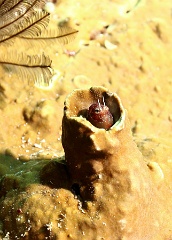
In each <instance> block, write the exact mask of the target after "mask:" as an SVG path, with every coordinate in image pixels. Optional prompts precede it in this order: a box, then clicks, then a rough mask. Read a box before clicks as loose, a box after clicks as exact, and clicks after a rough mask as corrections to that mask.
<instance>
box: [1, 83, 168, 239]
mask: <svg viewBox="0 0 172 240" xmlns="http://www.w3.org/2000/svg"><path fill="white" fill-rule="evenodd" d="M97 99H104V102H105V104H106V105H107V106H108V107H109V110H110V112H111V113H112V115H113V118H114V124H113V126H112V127H111V128H110V129H108V130H105V129H103V128H96V127H95V126H93V125H92V124H91V123H90V122H89V121H88V120H87V118H86V112H87V111H88V108H89V106H90V104H92V103H94V102H96V101H97ZM62 143H63V147H64V151H65V161H66V166H65V165H64V160H63V159H61V161H62V160H63V162H61V163H60V162H59V163H58V162H54V161H52V162H49V163H48V164H45V165H44V166H43V167H42V169H41V171H40V181H41V183H42V184H43V185H41V184H39V183H35V184H34V183H33V184H30V185H28V184H25V185H23V187H21V186H20V178H19V177H18V178H16V179H15V178H13V177H12V176H7V177H6V178H4V179H2V181H1V190H2V197H4V200H3V201H1V204H0V216H1V220H2V222H3V229H4V232H5V234H6V236H7V237H8V238H9V239H26V240H27V239H28V240H32V239H64V240H65V239H66V240H67V239H73V240H78V239H90V240H99V239H108V240H118V239H124V240H125V239H126V240H135V239H139V240H155V239H163V238H159V236H165V235H166V229H168V228H165V230H164V231H163V232H162V229H163V227H164V222H165V221H164V220H165V215H164V213H165V212H166V209H165V208H166V207H167V206H165V207H164V204H163V201H162V199H161V196H160V195H159V192H158V187H159V182H157V181H155V178H156V177H157V178H159V175H158V171H157V170H158V167H157V166H156V164H153V163H151V164H150V163H149V164H147V163H146V162H145V161H144V159H143V156H142V154H141V153H140V151H139V150H138V148H137V146H136V144H135V142H134V141H133V138H132V134H131V129H130V124H129V120H128V117H127V114H126V110H125V109H124V107H123V105H122V103H121V100H120V98H119V97H118V96H117V95H116V94H114V93H110V92H109V91H108V90H107V89H106V88H103V87H92V88H90V89H85V90H75V91H73V92H72V93H71V94H70V95H69V96H68V97H67V99H66V102H65V107H64V117H63V123H62ZM21 177H22V176H21ZM16 180H17V181H16ZM38 182H39V181H38ZM8 183H10V184H8ZM157 183H158V184H157ZM9 189H10V191H9ZM21 189H23V191H21ZM168 207H169V206H168ZM161 213H163V214H161ZM165 225H166V223H165Z"/></svg>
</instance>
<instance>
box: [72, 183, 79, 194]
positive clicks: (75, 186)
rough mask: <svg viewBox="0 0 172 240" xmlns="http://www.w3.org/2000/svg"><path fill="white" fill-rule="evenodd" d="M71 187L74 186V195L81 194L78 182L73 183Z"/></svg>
mask: <svg viewBox="0 0 172 240" xmlns="http://www.w3.org/2000/svg"><path fill="white" fill-rule="evenodd" d="M71 188H72V192H73V193H74V195H76V196H80V186H79V184H78V183H73V184H72V186H71Z"/></svg>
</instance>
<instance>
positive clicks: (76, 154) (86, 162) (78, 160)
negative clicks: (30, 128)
mask: <svg viewBox="0 0 172 240" xmlns="http://www.w3.org/2000/svg"><path fill="white" fill-rule="evenodd" d="M98 101H101V102H102V101H103V102H104V103H105V104H106V106H108V107H109V110H110V112H111V113H112V115H113V119H114V124H113V126H112V127H111V128H110V129H109V130H105V129H103V128H101V129H100V128H97V127H95V126H93V125H92V124H91V123H90V122H89V121H88V120H87V114H88V109H89V107H90V105H92V104H93V103H97V102H98ZM124 122H125V109H124V108H123V106H122V104H121V101H120V98H119V97H118V96H117V95H116V94H115V93H110V92H108V91H107V89H105V88H103V87H94V88H93V87H92V88H90V89H88V90H74V91H73V92H72V93H71V94H70V95H69V96H68V97H67V99H66V101H65V107H64V117H63V123H62V144H63V147H64V150H65V158H66V162H67V166H68V169H69V172H70V175H71V178H72V180H73V181H74V182H77V183H79V184H80V183H86V182H90V181H92V180H94V179H95V178H97V177H98V175H99V174H100V173H101V172H102V171H103V168H104V167H103V162H104V159H107V158H108V156H109V155H112V154H113V151H114V147H115V146H116V144H117V142H118V141H117V142H116V140H115V139H114V134H116V133H117V132H119V131H121V130H122V129H123V128H124ZM102 160H103V161H102Z"/></svg>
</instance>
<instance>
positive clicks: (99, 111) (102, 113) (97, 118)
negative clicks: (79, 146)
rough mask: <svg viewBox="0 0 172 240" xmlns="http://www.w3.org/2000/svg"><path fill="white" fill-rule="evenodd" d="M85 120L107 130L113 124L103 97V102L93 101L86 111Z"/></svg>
mask: <svg viewBox="0 0 172 240" xmlns="http://www.w3.org/2000/svg"><path fill="white" fill-rule="evenodd" d="M87 120H88V121H89V122H90V123H91V124H92V125H94V126H95V127H97V128H104V129H105V130H108V129H109V128H111V127H112V125H113V124H114V120H113V116H112V113H111V112H110V110H109V108H108V106H106V105H105V101H104V97H103V104H100V101H99V99H98V103H93V104H92V105H91V106H90V107H89V109H88V113H87Z"/></svg>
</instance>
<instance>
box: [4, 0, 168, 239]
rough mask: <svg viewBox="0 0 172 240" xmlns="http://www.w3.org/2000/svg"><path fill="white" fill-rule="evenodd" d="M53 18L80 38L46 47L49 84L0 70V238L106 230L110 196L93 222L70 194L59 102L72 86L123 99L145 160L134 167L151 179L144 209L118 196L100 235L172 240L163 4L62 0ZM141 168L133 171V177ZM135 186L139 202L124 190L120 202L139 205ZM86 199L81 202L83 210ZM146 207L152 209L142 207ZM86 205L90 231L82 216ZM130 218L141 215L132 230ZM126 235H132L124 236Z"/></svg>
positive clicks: (165, 11)
mask: <svg viewBox="0 0 172 240" xmlns="http://www.w3.org/2000/svg"><path fill="white" fill-rule="evenodd" d="M59 19H60V21H67V22H69V23H70V24H71V25H72V26H73V27H74V28H77V29H78V30H79V34H78V35H77V38H76V40H75V41H74V42H72V43H71V44H69V45H67V46H64V47H62V46H61V47H59V46H52V45H51V46H47V47H46V48H45V49H44V51H45V52H46V53H47V54H48V55H49V56H50V57H51V59H52V66H53V68H54V69H55V70H56V71H57V72H58V73H59V77H58V78H57V79H56V80H55V81H54V83H53V86H52V87H51V88H49V89H47V90H46V89H40V88H37V87H35V86H30V85H28V83H27V81H24V79H23V80H20V79H18V76H17V75H15V74H11V73H9V72H6V71H5V70H4V69H3V68H0V128H1V132H0V178H1V190H0V197H1V199H0V205H1V213H0V220H1V222H0V235H1V239H15V238H16V239H88V236H91V237H90V239H101V238H100V237H101V235H102V234H104V232H101V231H104V229H107V228H108V227H109V226H111V227H112V226H113V224H114V221H110V219H109V216H110V214H111V213H110V212H109V211H111V207H112V210H114V211H115V209H114V205H113V203H112V202H111V201H110V198H104V200H102V202H103V206H106V207H105V209H103V210H102V212H104V211H105V210H107V209H108V214H107V215H105V216H104V215H103V214H102V215H101V217H100V218H102V219H103V220H102V221H101V219H98V215H96V214H97V209H96V207H95V209H94V206H93V205H91V206H90V205H89V204H88V206H83V205H82V204H83V203H82V201H81V199H79V197H76V198H75V197H74V196H75V195H77V196H78V185H77V184H76V185H75V184H74V185H73V191H74V193H75V194H74V193H73V192H72V190H71V189H70V187H69V179H68V177H66V176H68V175H66V171H67V170H66V167H65V165H64V150H63V146H62V143H61V135H62V117H63V107H64V101H65V99H66V96H67V95H68V94H69V93H70V92H71V91H72V90H74V89H89V88H90V87H91V86H95V85H98V86H104V87H106V88H108V89H109V90H110V92H116V93H117V94H118V95H119V96H120V98H121V99H122V102H123V105H124V106H125V108H126V109H127V115H128V118H129V120H130V123H131V124H130V128H131V130H132V133H133V139H134V141H135V143H136V144H137V147H138V148H139V151H140V152H141V153H142V155H143V159H142V156H141V157H139V158H141V159H142V160H139V161H141V162H142V164H143V166H144V167H143V169H144V168H145V166H146V167H147V168H146V169H147V170H146V171H149V174H148V175H146V176H149V177H148V178H147V177H145V176H144V177H143V179H144V181H145V185H146V184H148V189H147V192H148V193H150V192H151V193H152V195H151V194H150V195H149V194H145V195H148V199H147V201H149V202H150V205H149V204H148V203H147V201H146V202H143V201H140V200H139V201H140V202H139V201H138V204H139V206H136V209H137V210H136V211H132V206H133V205H132V204H129V206H128V205H127V201H123V200H124V199H125V197H126V196H124V195H121V198H122V200H121V199H118V202H120V203H121V202H122V204H121V206H120V207H119V208H120V209H122V210H121V215H120V216H119V215H118V217H119V219H118V220H119V221H120V222H118V224H116V226H118V227H116V228H115V226H113V227H114V228H113V227H112V228H110V227H109V229H110V230H111V231H112V232H111V231H109V235H105V236H104V239H111V237H110V236H113V235H112V234H114V232H115V231H116V239H129V240H130V239H141V240H142V239H144V240H145V239H148V240H150V239H151V240H170V239H172V216H171V215H172V214H171V207H172V206H171V197H172V196H171V187H172V186H171V185H172V174H171V171H172V157H171V156H172V150H171V146H172V142H171V137H172V133H171V127H172V115H171V103H172V90H171V89H172V88H171V85H172V80H171V75H172V70H171V69H172V68H171V62H172V52H171V47H172V38H171V34H170V32H171V21H172V16H171V1H168V0H165V1H156V0H152V1H146V0H141V1H134V0H130V1H115V0H114V1H110V0H108V1H107V0H102V1H101V2H100V1H98V0H95V1H89V0H82V1H77V0H76V1H75V0H63V1H61V2H60V3H59V4H57V6H56V8H55V12H54V13H53V17H52V21H53V22H57V21H59ZM2 50H3V51H4V49H2ZM28 51H32V49H28ZM1 53H2V52H1ZM131 152H132V151H131ZM59 162H60V163H59ZM47 166H48V167H47ZM126 167H127V166H126ZM140 172H141V170H140V171H138V170H137V171H136V174H137V173H138V176H137V177H139V174H140ZM57 173H58V174H57ZM56 175H58V176H62V177H61V178H60V177H58V178H56ZM127 176H128V175H127ZM149 178H150V179H149ZM49 179H50V180H49ZM124 179H125V180H126V179H127V178H124ZM129 179H130V181H128V183H132V181H131V178H129ZM144 181H142V187H143V186H144V184H143V182H144ZM52 183H53V184H52ZM53 185H55V186H56V187H55V188H54V186H53ZM57 186H58V189H57ZM123 186H124V190H126V188H127V190H128V192H129V193H131V192H132V191H129V190H131V185H130V187H129V185H126V184H125V182H124V183H123ZM142 189H143V188H140V193H139V191H138V196H135V195H134V197H133V195H132V194H129V196H128V198H129V201H128V203H131V202H132V199H134V200H133V201H135V202H137V199H142V197H141V196H142ZM104 191H105V192H104V193H106V194H107V193H108V194H109V196H110V193H111V192H113V191H111V189H110V188H108V187H107V186H106V187H105V188H104ZM124 192H125V191H124ZM147 192H146V193H147ZM118 193H119V192H118ZM117 196H120V194H119V195H118V194H117ZM123 197H124V198H123ZM130 197H131V198H130ZM132 197H133V198H132ZM137 197H138V198H137ZM144 197H145V198H144V199H146V196H144ZM93 200H94V201H95V199H93ZM93 200H92V199H91V200H90V199H88V201H91V204H92V201H93ZM148 205H149V207H150V209H148V210H147V211H144V209H147V206H148ZM102 208H103V207H102ZM119 208H118V209H119ZM66 209H68V210H67V211H68V212H66ZM89 209H91V211H90V212H91V217H92V219H97V223H96V224H97V226H96V225H94V224H92V223H90V216H89V217H88V215H87V214H86V213H84V212H83V211H86V210H87V211H89ZM56 211H57V213H58V214H56ZM60 211H61V212H60ZM128 211H131V212H132V213H133V215H132V214H131V213H130V214H128V215H127V216H129V218H128V219H127V223H128V222H129V226H128V225H126V221H124V219H122V217H121V216H122V214H123V213H124V212H125V213H126V212H127V213H128ZM143 214H145V216H143ZM86 215H87V216H86ZM66 216H67V219H68V221H67V222H66ZM74 216H77V217H76V218H75V217H74ZM131 216H132V218H131ZM105 217H107V219H106V220H107V222H108V224H107V226H108V227H107V226H106V221H105ZM120 217H121V218H120ZM112 219H113V218H112ZM135 219H140V222H139V224H138V220H137V221H136V222H135ZM145 219H146V220H145ZM11 221H12V222H13V224H12V222H11ZM78 222H82V224H78ZM55 223H56V224H55ZM101 224H102V225H103V226H101ZM119 225H120V227H119ZM72 227H74V228H75V230H76V229H79V237H78V236H77V235H74V236H72V235H71V231H69V230H68V229H72ZM122 228H123V229H124V230H123V231H124V234H123V233H122ZM126 229H127V233H126V232H125V230H126ZM133 229H134V232H135V234H136V235H132V232H133ZM60 230H61V231H60ZM57 232H58V234H61V235H57V234H56V233H57ZM74 232H75V231H74ZM76 232H77V231H76ZM107 232H108V231H107ZM145 232H146V234H147V235H146V234H145ZM93 233H94V234H95V235H94V234H93ZM105 233H106V231H105ZM80 234H82V236H81V235H80ZM92 234H93V235H92ZM125 234H126V235H125ZM129 234H130V235H129ZM139 234H140V235H139ZM32 236H33V238H32ZM57 236H58V238H57ZM122 237H123V238H122ZM102 239H103V238H102ZM113 239H115V238H113Z"/></svg>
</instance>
